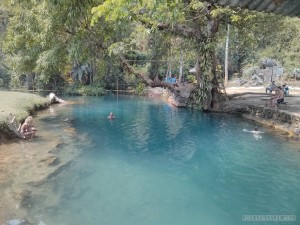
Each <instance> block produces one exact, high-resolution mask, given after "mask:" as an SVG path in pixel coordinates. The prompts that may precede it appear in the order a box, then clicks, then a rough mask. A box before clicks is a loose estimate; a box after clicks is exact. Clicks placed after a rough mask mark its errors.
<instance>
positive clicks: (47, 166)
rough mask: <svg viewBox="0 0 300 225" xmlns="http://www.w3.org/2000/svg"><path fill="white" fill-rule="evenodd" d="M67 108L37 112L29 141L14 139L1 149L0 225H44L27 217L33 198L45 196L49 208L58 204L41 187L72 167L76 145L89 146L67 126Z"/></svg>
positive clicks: (51, 107) (62, 105) (68, 116)
mask: <svg viewBox="0 0 300 225" xmlns="http://www.w3.org/2000/svg"><path fill="white" fill-rule="evenodd" d="M69 106H70V105H67V104H56V105H53V106H50V107H49V108H47V109H45V110H41V111H39V113H37V114H36V115H35V116H34V123H35V126H36V127H37V128H38V129H39V131H38V132H37V134H36V136H35V137H34V138H33V140H32V141H29V140H21V139H17V138H16V139H10V140H7V141H6V142H5V143H4V144H2V145H0V190H1V199H0V224H6V221H8V220H14V219H25V220H26V221H28V223H27V222H26V223H24V224H26V225H29V224H34V225H36V224H43V223H39V222H40V221H38V220H36V218H32V217H30V216H29V215H28V210H27V209H29V208H31V207H33V205H34V204H33V202H34V200H35V198H36V196H45V198H44V201H45V202H47V204H49V205H52V204H54V202H55V201H59V199H57V198H56V197H55V196H56V195H55V194H54V193H53V190H45V187H44V186H43V184H45V183H47V182H51V180H52V179H53V178H54V177H56V176H57V175H58V174H59V173H60V172H62V171H64V169H65V168H66V167H68V166H70V165H71V164H72V161H73V159H74V158H75V157H76V156H78V154H79V153H80V152H81V151H80V150H79V149H77V148H76V147H74V144H75V143H77V142H80V143H81V142H85V143H88V137H86V136H85V135H79V134H78V133H77V132H76V130H75V129H74V128H73V125H72V123H71V122H69V120H68V119H69V118H70V115H69V114H66V113H65V112H66V111H67V110H68V107H69ZM22 224H23V223H22Z"/></svg>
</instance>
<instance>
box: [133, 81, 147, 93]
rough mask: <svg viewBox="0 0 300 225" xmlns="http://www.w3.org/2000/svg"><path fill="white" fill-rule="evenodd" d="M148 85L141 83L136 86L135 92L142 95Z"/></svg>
mask: <svg viewBox="0 0 300 225" xmlns="http://www.w3.org/2000/svg"><path fill="white" fill-rule="evenodd" d="M145 88H146V85H145V84H144V83H139V84H138V85H137V86H136V88H135V93H136V94H137V95H142V94H143V93H144V92H145Z"/></svg>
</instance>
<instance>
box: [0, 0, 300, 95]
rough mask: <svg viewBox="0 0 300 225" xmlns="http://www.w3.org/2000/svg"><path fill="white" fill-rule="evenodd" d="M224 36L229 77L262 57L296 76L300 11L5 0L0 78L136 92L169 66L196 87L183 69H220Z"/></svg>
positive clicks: (28, 84) (37, 86) (0, 81)
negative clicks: (278, 12)
mask: <svg viewBox="0 0 300 225" xmlns="http://www.w3.org/2000/svg"><path fill="white" fill-rule="evenodd" d="M209 25H212V27H215V26H217V28H216V29H215V30H214V31H213V32H212V33H213V35H211V34H210V33H209V32H211V30H212V28H210V30H209V31H208V29H207V30H204V29H203V27H208V26H209ZM195 27H198V28H199V29H194V30H193V28H195ZM200 28H201V29H200ZM229 28H230V29H229ZM226 38H227V39H228V40H229V42H228V43H229V45H228V75H229V79H231V78H233V77H247V76H248V77H249V76H251V74H247V73H245V71H247V69H248V68H252V67H254V66H256V67H261V66H263V63H262V62H265V61H266V59H269V60H271V61H275V62H276V64H279V65H281V66H282V67H283V68H284V76H285V77H287V78H294V79H296V78H297V76H299V73H300V69H299V68H300V45H299V39H300V20H299V19H298V18H290V17H283V16H279V15H274V14H266V13H259V12H253V11H248V10H242V9H229V8H227V7H218V6H213V5H211V4H209V3H207V2H202V1H197V0H191V1H183V0H182V1H180V0H176V1H168V0H161V1H154V0H140V1H136V0H119V1H115V0H106V1H103V0H59V1H58V0H43V1H42V0H15V1H12V0H2V1H1V2H0V88H2V89H26V90H54V91H62V92H64V93H66V94H82V95H101V94H103V93H104V90H105V89H116V88H118V89H133V90H136V92H138V93H139V92H141V91H142V90H143V88H145V86H146V84H147V82H145V81H147V79H152V80H155V79H157V78H158V79H160V80H165V78H166V77H172V76H175V77H176V78H177V80H179V81H181V82H182V81H186V82H195V83H198V84H199V88H201V87H203V86H201V85H200V84H201V79H200V80H199V79H198V77H197V74H196V75H195V74H193V73H190V72H189V71H190V69H191V68H196V67H197V63H198V64H200V66H199V68H202V67H205V68H207V67H209V66H211V67H212V70H213V71H214V72H215V73H216V74H217V76H218V78H220V79H224V78H226V76H225V75H226V73H225V71H227V69H226V68H225V67H224V65H225V61H226V60H225V59H226ZM199 42H201V43H202V45H200V44H199ZM203 51H204V52H205V51H206V52H207V51H209V52H210V54H213V58H214V60H213V65H212V64H208V63H206V64H203V65H202V64H201V63H202V62H203V61H205V62H206V60H207V59H208V58H205V57H202V55H201V53H202V52H203ZM204 55H205V54H204ZM199 61H200V62H199ZM129 67H130V69H128V68H129ZM141 74H142V76H137V75H141ZM203 74H204V77H205V76H206V75H205V69H203V71H202V75H203ZM148 83H149V82H148ZM204 83H205V82H204ZM205 85H207V84H205Z"/></svg>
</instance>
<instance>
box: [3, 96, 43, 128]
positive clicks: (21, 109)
mask: <svg viewBox="0 0 300 225" xmlns="http://www.w3.org/2000/svg"><path fill="white" fill-rule="evenodd" d="M48 102H49V101H48V99H47V98H44V97H41V96H39V95H36V94H30V93H21V92H12V91H0V132H1V133H6V131H5V121H6V118H7V116H8V115H9V114H10V113H12V114H13V115H14V116H16V118H17V120H18V121H23V120H24V119H25V118H26V117H27V116H28V115H30V114H32V113H33V112H34V111H36V110H39V109H42V108H45V107H47V106H48Z"/></svg>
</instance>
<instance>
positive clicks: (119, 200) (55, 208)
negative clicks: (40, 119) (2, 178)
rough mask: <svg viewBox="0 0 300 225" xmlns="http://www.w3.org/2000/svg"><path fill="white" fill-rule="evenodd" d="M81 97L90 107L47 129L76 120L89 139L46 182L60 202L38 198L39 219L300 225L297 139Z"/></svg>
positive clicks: (93, 224)
mask: <svg viewBox="0 0 300 225" xmlns="http://www.w3.org/2000/svg"><path fill="white" fill-rule="evenodd" d="M75 100H81V101H83V103H82V104H74V105H69V106H66V107H57V108H56V109H55V110H56V116H55V117H50V118H49V119H48V120H47V121H45V123H52V124H53V123H56V121H58V118H59V119H66V118H70V119H71V122H72V126H74V128H76V130H77V133H78V134H79V135H86V137H87V138H86V139H87V140H88V141H86V142H84V141H79V142H76V140H74V143H75V144H74V143H73V144H72V145H71V146H72V148H77V149H80V150H81V154H80V156H79V157H78V158H76V159H74V161H73V163H72V164H71V165H70V166H69V167H68V168H66V169H65V170H64V171H63V172H61V173H60V174H59V175H58V176H57V177H56V178H55V179H52V181H51V182H48V183H46V184H44V188H45V190H47V189H48V190H50V189H51V191H52V193H55V195H56V198H57V199H58V200H56V201H54V202H55V204H52V205H49V203H47V204H46V203H45V202H44V201H43V196H40V198H39V197H37V198H36V199H35V204H33V206H32V208H31V209H29V210H30V214H31V216H32V217H36V218H38V220H40V221H43V222H44V223H45V224H47V225H54V224H55V225H83V224H87V225H201V224H205V225H240V224H254V225H257V224H276V225H278V224H291V225H295V224H300V222H299V221H300V194H299V193H300V147H299V143H291V142H288V141H287V140H285V139H284V138H283V137H278V136H275V135H274V134H272V133H270V132H268V131H267V130H265V129H264V128H263V127H260V126H258V125H256V124H253V123H251V122H249V121H245V120H243V119H242V118H240V117H237V116H234V115H226V114H213V113H202V112H198V111H192V110H187V109H178V108H174V107H172V106H170V105H168V104H166V103H164V102H161V101H159V100H151V99H144V98H137V97H130V96H118V97H117V96H115V95H114V96H105V97H86V98H80V99H75ZM111 111H112V112H114V114H115V116H116V119H115V120H113V121H109V120H108V119H107V118H106V117H107V116H108V114H109V112H111ZM255 126H256V127H257V126H258V128H259V129H260V130H262V131H265V133H263V134H262V135H261V137H260V138H256V137H254V136H253V134H252V133H247V132H243V131H242V130H243V129H248V130H251V129H253V128H254V127H255ZM65 147H67V146H65ZM44 195H47V192H45V193H44ZM57 196H58V197H57ZM246 215H259V216H263V215H292V217H291V218H292V219H291V220H292V221H288V222H287V221H277V222H257V221H256V222H246V221H243V220H244V219H245V218H246V219H247V218H248V219H249V217H245V216H246ZM295 216H296V217H295ZM255 218H256V217H255ZM280 218H281V219H279V220H282V218H283V217H280ZM251 219H252V220H253V219H254V217H251ZM275 219H276V218H275ZM269 220H270V218H269ZM271 220H274V217H272V218H271ZM294 220H296V221H294Z"/></svg>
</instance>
